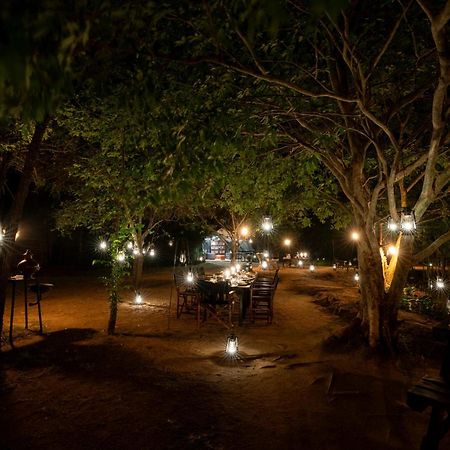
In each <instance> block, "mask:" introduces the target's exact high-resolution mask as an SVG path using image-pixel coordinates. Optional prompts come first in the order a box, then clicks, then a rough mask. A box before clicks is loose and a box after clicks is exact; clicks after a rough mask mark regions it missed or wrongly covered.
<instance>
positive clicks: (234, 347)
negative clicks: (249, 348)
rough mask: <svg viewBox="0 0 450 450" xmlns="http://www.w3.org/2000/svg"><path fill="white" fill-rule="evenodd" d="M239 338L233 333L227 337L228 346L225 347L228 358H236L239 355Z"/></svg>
mask: <svg viewBox="0 0 450 450" xmlns="http://www.w3.org/2000/svg"><path fill="white" fill-rule="evenodd" d="M238 346H239V343H238V338H237V336H236V335H235V334H234V333H233V332H231V333H230V334H229V335H228V337H227V344H226V346H225V352H226V354H227V355H228V356H231V357H235V356H236V355H237V353H238V348H239V347H238Z"/></svg>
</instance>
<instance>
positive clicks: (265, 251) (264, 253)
mask: <svg viewBox="0 0 450 450" xmlns="http://www.w3.org/2000/svg"><path fill="white" fill-rule="evenodd" d="M263 256H264V258H268V257H269V252H268V251H267V250H264V251H263Z"/></svg>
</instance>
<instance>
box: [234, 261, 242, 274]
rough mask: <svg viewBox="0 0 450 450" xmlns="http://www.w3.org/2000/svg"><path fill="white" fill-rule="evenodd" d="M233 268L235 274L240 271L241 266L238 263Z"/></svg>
mask: <svg viewBox="0 0 450 450" xmlns="http://www.w3.org/2000/svg"><path fill="white" fill-rule="evenodd" d="M234 267H235V268H236V272H239V271H240V270H241V265H240V264H239V263H237V264H236V265H235V266H234Z"/></svg>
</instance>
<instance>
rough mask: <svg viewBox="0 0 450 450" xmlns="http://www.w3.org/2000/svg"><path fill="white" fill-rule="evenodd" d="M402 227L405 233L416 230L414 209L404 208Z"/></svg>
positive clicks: (401, 218) (401, 219)
mask: <svg viewBox="0 0 450 450" xmlns="http://www.w3.org/2000/svg"><path fill="white" fill-rule="evenodd" d="M400 229H401V230H402V231H403V233H413V232H414V231H416V218H415V216H414V211H411V210H409V209H404V210H403V211H402V212H401V213H400Z"/></svg>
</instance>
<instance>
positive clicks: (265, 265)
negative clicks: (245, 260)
mask: <svg viewBox="0 0 450 450" xmlns="http://www.w3.org/2000/svg"><path fill="white" fill-rule="evenodd" d="M261 267H262V268H263V269H264V270H266V269H267V268H268V267H269V264H268V263H267V261H266V260H264V261H263V262H262V263H261Z"/></svg>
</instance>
